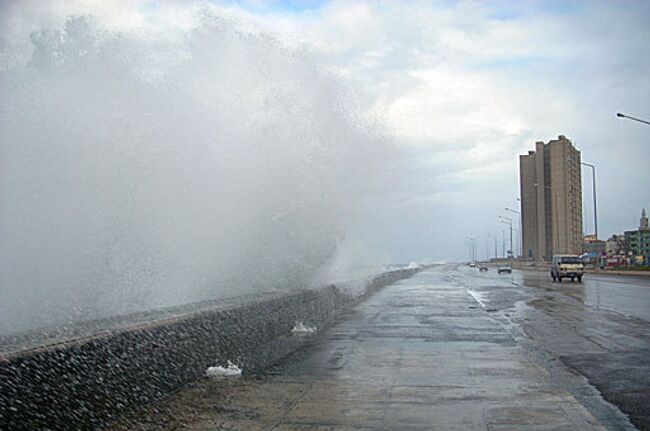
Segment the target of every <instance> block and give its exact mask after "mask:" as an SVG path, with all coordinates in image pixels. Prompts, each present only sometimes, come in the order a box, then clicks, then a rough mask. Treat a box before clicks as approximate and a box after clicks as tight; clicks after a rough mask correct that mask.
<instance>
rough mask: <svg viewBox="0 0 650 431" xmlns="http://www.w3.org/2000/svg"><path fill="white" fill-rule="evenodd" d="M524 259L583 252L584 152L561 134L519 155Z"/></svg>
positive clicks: (537, 143) (549, 257)
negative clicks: (582, 164) (582, 156)
mask: <svg viewBox="0 0 650 431" xmlns="http://www.w3.org/2000/svg"><path fill="white" fill-rule="evenodd" d="M519 172H520V181H521V218H522V230H523V232H522V236H523V252H522V256H523V258H524V259H531V260H536V261H549V260H551V258H552V257H553V255H554V254H581V253H582V178H581V172H580V151H578V150H576V148H575V147H574V146H573V144H572V143H571V141H570V140H568V139H567V138H566V137H564V136H562V135H560V136H559V137H558V139H556V140H552V141H550V142H549V143H547V144H545V143H544V142H536V143H535V151H529V152H528V154H525V155H521V156H519Z"/></svg>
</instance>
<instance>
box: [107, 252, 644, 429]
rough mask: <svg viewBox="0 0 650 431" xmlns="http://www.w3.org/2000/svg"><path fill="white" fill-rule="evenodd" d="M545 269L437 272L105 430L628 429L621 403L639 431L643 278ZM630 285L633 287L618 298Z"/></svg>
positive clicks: (641, 416)
mask: <svg viewBox="0 0 650 431" xmlns="http://www.w3.org/2000/svg"><path fill="white" fill-rule="evenodd" d="M546 275H547V274H545V273H533V272H530V273H528V272H519V271H515V272H514V273H513V274H512V275H501V276H499V275H497V274H496V272H495V271H493V270H491V271H489V272H488V273H479V272H478V271H476V270H474V269H470V268H467V267H457V266H452V265H448V266H440V267H435V268H432V269H430V270H427V271H425V272H422V273H420V274H417V275H416V276H414V277H413V278H411V279H408V280H404V281H401V282H398V283H396V284H394V285H391V286H388V287H386V288H384V289H383V290H382V291H380V292H378V293H376V294H375V295H373V296H372V297H371V298H369V299H368V300H367V301H366V302H364V303H362V304H361V305H359V306H357V307H356V308H355V309H354V310H352V311H350V312H348V313H347V314H345V315H344V316H343V317H342V318H341V319H339V321H338V322H337V323H336V324H335V325H333V326H332V327H330V328H329V329H327V330H325V331H323V332H321V333H318V334H316V335H313V336H307V337H305V338H304V342H303V345H302V347H301V348H300V349H299V350H298V352H296V353H295V354H293V355H291V356H290V357H288V358H285V360H283V361H282V362H281V363H279V364H277V366H275V367H273V368H272V369H270V370H267V371H266V372H265V373H263V374H261V375H249V376H245V377H243V378H241V379H236V380H223V379H221V380H220V379H209V378H205V379H202V380H200V381H198V382H196V383H194V384H192V385H190V386H189V387H187V388H186V389H184V390H181V391H179V392H177V393H175V394H173V395H172V396H170V397H169V398H167V399H166V400H164V401H162V402H159V403H156V404H154V405H152V406H150V407H148V408H147V409H145V410H143V411H141V412H139V413H138V414H137V415H135V416H133V417H130V418H125V419H123V420H122V421H120V422H119V423H117V424H115V425H114V426H113V427H112V429H143V430H144V429H147V430H148V429H152V430H154V429H155V430H158V429H187V430H550V429H552V430H583V429H585V430H588V429H612V430H628V429H635V427H634V426H633V425H632V424H631V423H630V421H629V420H628V417H627V416H626V414H625V413H622V412H621V410H624V411H626V412H627V413H628V414H631V415H632V419H633V420H634V422H635V423H636V424H637V425H639V426H640V428H641V429H648V428H646V424H648V422H644V421H646V420H647V419H648V409H649V407H648V406H650V401H649V398H648V394H649V391H648V388H650V381H649V379H650V368H649V367H650V365H649V363H650V359H648V358H650V355H649V353H648V352H650V335H649V334H650V333H649V328H650V323H649V322H648V321H647V320H644V319H643V318H640V317H641V316H643V315H644V314H643V313H644V311H643V305H642V302H643V301H646V300H647V299H646V298H648V296H647V294H646V290H644V289H646V288H644V287H642V285H643V282H644V281H645V280H641V281H640V282H639V284H634V280H633V279H627V278H625V281H624V282H623V283H617V282H618V281H619V280H618V279H615V280H614V281H613V282H608V281H607V280H605V279H600V280H596V278H593V279H590V277H586V283H583V285H581V286H580V285H578V284H577V283H576V284H574V285H571V284H570V283H568V284H567V283H562V285H559V284H555V283H550V282H547V281H545V279H544V276H546ZM596 281H598V283H599V284H600V285H598V283H596ZM625 283H627V284H625ZM625 286H630V290H629V291H625V293H627V294H630V295H639V297H638V298H637V299H635V300H625V301H619V300H617V299H616V298H615V296H616V295H615V294H616V289H625V288H626V287H625ZM594 289H600V292H599V293H597V294H598V295H600V298H601V299H600V302H598V301H596V302H595V303H594V301H593V299H592V298H594V295H595V294H596V293H595V291H594ZM603 292H605V293H603ZM639 292H640V293H639ZM647 293H648V294H650V288H648V290H647ZM603 304H607V305H608V306H607V307H605V306H604V305H603ZM646 311H647V310H646ZM608 400H609V402H608ZM612 403H613V404H612ZM614 404H615V405H614ZM619 408H620V409H619Z"/></svg>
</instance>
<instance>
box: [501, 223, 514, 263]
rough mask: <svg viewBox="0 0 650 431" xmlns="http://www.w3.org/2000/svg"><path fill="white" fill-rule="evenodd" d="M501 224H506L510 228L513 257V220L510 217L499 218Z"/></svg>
mask: <svg viewBox="0 0 650 431" xmlns="http://www.w3.org/2000/svg"><path fill="white" fill-rule="evenodd" d="M499 218H500V219H501V223H505V224H507V225H508V226H509V227H510V256H512V219H511V218H508V217H503V216H499Z"/></svg>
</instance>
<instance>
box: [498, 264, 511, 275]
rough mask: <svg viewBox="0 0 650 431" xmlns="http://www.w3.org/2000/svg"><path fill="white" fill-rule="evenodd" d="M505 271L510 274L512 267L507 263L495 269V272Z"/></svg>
mask: <svg viewBox="0 0 650 431" xmlns="http://www.w3.org/2000/svg"><path fill="white" fill-rule="evenodd" d="M504 272H507V273H508V274H512V267H511V266H509V265H504V266H500V267H499V269H497V273H499V274H501V273H504Z"/></svg>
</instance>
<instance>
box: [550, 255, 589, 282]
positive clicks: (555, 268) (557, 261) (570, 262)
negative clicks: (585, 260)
mask: <svg viewBox="0 0 650 431" xmlns="http://www.w3.org/2000/svg"><path fill="white" fill-rule="evenodd" d="M584 271H585V266H584V265H583V264H582V259H581V258H580V256H576V255H573V254H556V255H555V256H553V262H551V277H552V278H553V281H555V280H557V281H559V282H562V279H563V278H571V281H574V280H575V279H576V278H577V279H578V282H582V274H583V273H584Z"/></svg>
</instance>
